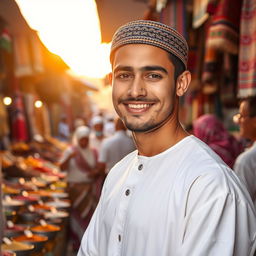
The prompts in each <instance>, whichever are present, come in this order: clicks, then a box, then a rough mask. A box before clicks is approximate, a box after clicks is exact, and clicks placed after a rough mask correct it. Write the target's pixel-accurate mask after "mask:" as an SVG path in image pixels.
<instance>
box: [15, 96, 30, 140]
mask: <svg viewBox="0 0 256 256" xmlns="http://www.w3.org/2000/svg"><path fill="white" fill-rule="evenodd" d="M12 135H13V138H12V139H13V140H14V141H15V142H21V141H23V142H24V141H27V140H28V133H27V125H26V119H25V111H24V104H23V99H22V95H21V94H20V92H18V91H16V92H15V94H14V99H13V110H12Z"/></svg>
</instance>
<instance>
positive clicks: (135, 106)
mask: <svg viewBox="0 0 256 256" xmlns="http://www.w3.org/2000/svg"><path fill="white" fill-rule="evenodd" d="M128 107H129V108H137V109H139V108H148V107H149V104H128Z"/></svg>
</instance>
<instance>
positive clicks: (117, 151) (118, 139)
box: [98, 118, 135, 174]
mask: <svg viewBox="0 0 256 256" xmlns="http://www.w3.org/2000/svg"><path fill="white" fill-rule="evenodd" d="M133 150H135V145H134V142H133V140H132V138H131V137H130V136H128V134H127V133H126V127H125V125H124V123H123V121H122V120H121V119H120V118H116V120H115V133H114V135H112V136H111V137H108V138H105V139H104V140H103V142H102V145H101V150H100V152H99V159H98V166H99V170H100V172H104V173H105V174H107V173H108V172H109V170H110V169H111V168H112V167H113V166H114V165H115V164H116V163H117V162H119V161H120V160H121V159H122V158H123V157H124V156H126V155H127V154H129V153H131V152H132V151H133Z"/></svg>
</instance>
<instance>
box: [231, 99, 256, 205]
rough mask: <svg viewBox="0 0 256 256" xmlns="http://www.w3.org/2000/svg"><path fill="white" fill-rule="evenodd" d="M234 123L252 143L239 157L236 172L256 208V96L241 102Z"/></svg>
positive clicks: (241, 134)
mask: <svg viewBox="0 0 256 256" xmlns="http://www.w3.org/2000/svg"><path fill="white" fill-rule="evenodd" d="M234 122H235V123H236V124H238V125H239V128H240V136H241V137H242V138H245V139H248V140H250V141H251V146H250V147H249V148H247V149H246V150H245V151H244V152H243V153H241V154H240V155H239V156H238V157H237V159H236V161H235V165H234V171H235V172H236V174H237V175H238V176H239V177H240V178H241V180H242V181H243V182H244V183H245V185H246V186H247V189H248V191H249V193H250V195H251V198H252V200H253V202H254V205H255V206H256V96H255V97H250V98H246V99H243V100H242V101H241V103H240V107H239V114H237V115H235V116H234Z"/></svg>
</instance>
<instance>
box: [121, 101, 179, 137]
mask: <svg viewBox="0 0 256 256" xmlns="http://www.w3.org/2000/svg"><path fill="white" fill-rule="evenodd" d="M174 109H175V106H174V105H173V106H172V109H171V110H170V112H169V114H168V115H167V116H166V117H165V118H164V120H163V121H162V122H160V123H154V119H152V120H150V121H149V122H148V123H146V124H144V125H143V126H141V127H135V126H134V125H132V124H129V123H128V122H127V119H126V118H124V119H123V121H124V124H125V126H126V127H127V129H128V130H130V131H132V132H135V133H149V132H153V131H155V130H157V129H158V128H160V127H161V126H163V125H164V124H165V123H167V122H168V121H169V120H170V119H171V118H172V115H173V113H174Z"/></svg>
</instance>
